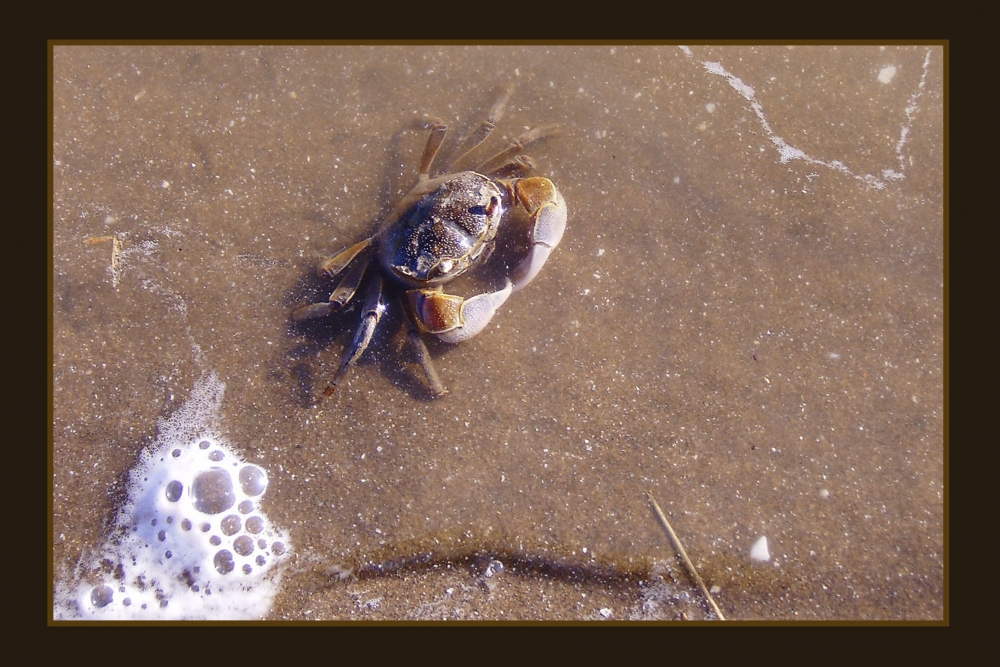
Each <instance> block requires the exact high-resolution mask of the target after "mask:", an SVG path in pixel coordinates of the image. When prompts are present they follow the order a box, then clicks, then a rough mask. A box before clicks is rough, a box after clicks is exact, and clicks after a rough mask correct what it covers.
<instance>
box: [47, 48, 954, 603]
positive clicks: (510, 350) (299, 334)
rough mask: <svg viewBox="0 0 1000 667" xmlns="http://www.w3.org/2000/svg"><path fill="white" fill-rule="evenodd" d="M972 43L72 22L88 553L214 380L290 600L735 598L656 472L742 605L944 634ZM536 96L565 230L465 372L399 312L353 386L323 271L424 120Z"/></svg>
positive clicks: (405, 173)
mask: <svg viewBox="0 0 1000 667" xmlns="http://www.w3.org/2000/svg"><path fill="white" fill-rule="evenodd" d="M942 58H943V51H942V49H941V48H940V47H934V46H893V47H885V48H881V47H877V46H872V47H852V46H840V47H802V46H799V47H794V48H792V47H781V46H769V47H723V46H712V47H704V46H695V47H691V48H690V49H688V50H685V49H682V48H678V47H676V46H659V47H651V46H643V47H631V46H617V47H612V46H559V47H537V46H535V47H522V46H510V47H495V46H491V47H433V46H413V47H374V46H373V47H360V46H341V47H241V46H237V47H230V46H226V47H210V46H179V47H101V46H79V47H78V46H72V47H70V46H66V47H57V48H56V49H55V61H54V77H53V78H54V92H55V96H54V114H55V126H54V167H53V174H54V211H55V216H54V230H53V232H54V248H53V250H54V256H55V275H54V331H53V337H54V343H53V344H54V387H53V391H54V417H55V421H54V451H53V460H54V476H53V484H54V490H53V492H54V514H53V526H52V539H53V545H54V546H53V564H54V570H55V576H56V578H57V579H58V578H65V577H67V576H68V573H69V572H71V571H72V570H73V568H74V567H75V566H76V564H77V563H78V562H79V561H80V560H81V558H86V557H87V556H88V554H91V553H92V552H93V550H94V549H95V548H96V546H97V545H99V544H100V543H101V541H102V540H103V532H102V531H103V530H104V529H105V528H104V527H105V526H106V525H107V523H108V522H109V521H110V519H111V517H112V516H113V515H114V511H115V507H116V505H117V504H118V503H120V499H121V495H122V492H123V491H122V487H123V484H124V481H125V480H126V478H127V473H128V470H129V468H130V467H131V466H132V465H133V464H134V463H135V461H136V459H137V456H138V453H139V451H140V450H141V449H142V448H143V447H144V446H147V445H148V444H149V443H151V442H152V441H153V439H154V438H155V436H156V424H157V420H158V419H162V418H164V417H166V416H168V415H170V414H171V413H172V412H173V411H175V410H177V409H178V408H179V407H180V406H181V405H182V404H183V403H184V401H185V399H186V398H187V396H188V394H189V393H190V392H191V390H192V388H193V387H194V385H195V383H196V381H197V380H198V378H199V377H201V376H202V375H204V374H206V373H209V372H215V373H217V374H218V375H219V377H220V379H221V380H222V381H224V382H225V383H226V385H227V390H226V394H225V399H224V401H223V408H222V409H223V413H224V414H223V420H222V426H223V427H224V429H225V435H226V436H227V438H228V440H229V441H230V442H231V444H232V445H233V446H234V447H235V448H237V449H238V450H239V451H240V452H241V453H242V454H243V456H245V457H246V458H247V459H249V460H250V461H251V462H253V463H255V464H256V465H260V466H262V467H264V468H266V469H267V471H268V474H269V475H270V479H271V486H270V489H269V491H268V495H267V497H266V499H265V501H264V502H265V505H266V511H267V514H268V516H269V517H270V518H271V520H273V521H274V522H275V523H276V524H278V525H280V526H282V527H284V528H285V529H287V530H289V531H290V533H291V535H292V542H293V545H294V548H295V558H294V564H293V565H292V567H291V569H290V570H289V571H288V572H287V574H286V576H285V578H284V580H283V589H282V593H281V594H280V595H279V597H278V599H277V602H276V604H275V606H274V608H273V610H272V614H271V617H270V618H273V619H291V620H307V619H308V620H385V619H390V620H400V619H420V620H433V619H467V620H468V619H487V620H501V619H539V620H623V619H647V620H659V619H663V620H672V619H681V618H688V619H702V618H709V617H710V614H709V613H708V611H707V609H706V607H705V605H704V604H703V602H702V600H701V599H700V595H699V593H698V591H697V588H696V587H695V586H694V584H693V583H691V582H690V581H689V579H688V578H687V576H686V575H685V574H684V572H683V569H682V568H681V566H680V564H679V563H678V562H677V560H676V559H675V556H674V554H673V552H672V550H671V547H670V544H669V542H668V541H667V538H666V537H665V535H664V534H663V532H662V531H661V529H660V527H659V525H658V524H657V521H656V518H655V515H654V514H653V512H652V510H651V509H650V507H649V505H648V503H647V501H646V498H645V495H644V494H645V492H647V491H648V492H650V493H652V495H653V496H654V497H655V498H656V499H657V501H658V502H659V504H660V505H661V506H662V507H663V509H664V511H665V513H666V514H667V515H668V517H669V518H670V520H671V522H672V523H673V526H674V528H675V530H676V531H677V532H678V534H679V535H680V537H681V539H682V540H683V542H684V544H685V546H686V548H687V550H688V552H689V554H690V555H691V557H692V559H693V560H694V562H695V564H696V565H697V566H698V568H699V570H700V572H701V574H702V576H703V577H704V578H705V580H706V583H707V584H708V585H709V586H713V587H717V594H716V599H717V601H718V602H719V605H720V607H721V608H722V609H723V611H724V613H725V615H726V617H727V618H730V619H736V620H749V619H781V620H803V619H824V620H829V619H850V620H883V619H894V620H896V619H905V620H940V619H942V618H943V615H944V539H943V532H944V511H943V494H944V473H943V423H944V416H943V391H944V390H943V345H944V338H943V255H944V250H943V167H942V165H943V63H942ZM511 81H513V82H514V83H515V84H516V90H515V92H514V94H513V96H512V98H511V100H510V104H509V107H508V110H507V113H506V115H505V116H504V118H503V119H502V121H501V123H500V124H499V126H498V128H497V131H496V135H497V136H496V137H495V138H494V140H495V143H496V144H502V140H503V137H505V136H506V137H513V136H516V135H518V134H520V133H521V132H522V131H523V130H524V129H526V128H527V127H531V126H535V125H540V124H546V123H551V122H558V123H560V124H561V126H562V127H563V134H562V135H561V136H560V137H558V138H554V139H551V140H546V141H545V142H543V143H541V144H540V145H538V146H536V147H532V149H531V150H530V151H529V152H530V154H531V155H532V157H533V158H535V161H536V163H537V165H538V171H539V173H541V174H543V175H546V176H548V177H549V178H551V179H552V180H553V182H555V183H556V185H557V186H558V187H559V189H560V191H561V192H562V193H563V195H564V196H565V198H566V201H567V202H568V206H569V211H570V217H569V222H568V226H567V230H566V234H565V236H564V238H563V241H562V244H561V245H560V246H559V247H558V248H557V249H556V251H555V252H554V253H553V255H552V258H551V259H550V260H549V262H548V264H547V265H546V267H545V269H544V271H543V272H542V273H541V275H539V277H538V278H537V279H536V280H535V281H534V282H533V283H532V284H531V285H530V286H529V287H528V288H527V289H525V290H523V291H522V292H519V293H517V294H515V295H514V296H512V297H511V299H510V300H509V301H508V302H507V304H506V305H505V306H504V309H503V311H502V312H500V313H499V314H498V315H497V316H496V318H495V319H494V320H493V322H492V323H491V324H490V326H489V327H488V329H487V330H486V331H484V332H483V333H482V334H480V335H479V336H478V337H476V338H474V339H472V340H470V341H468V342H465V343H462V344H461V345H458V346H449V345H446V344H443V343H438V342H429V343H428V344H429V347H430V351H431V355H432V357H433V358H434V360H435V364H436V366H437V369H438V371H439V373H440V375H441V377H442V380H443V381H444V383H445V384H446V385H447V387H448V388H449V389H450V392H451V393H450V394H449V395H448V396H447V397H445V398H443V399H440V400H431V399H430V398H429V397H428V393H427V390H426V388H425V385H424V382H423V378H422V375H421V371H420V367H419V365H418V364H417V363H416V361H415V359H414V357H413V354H412V351H411V350H410V349H409V347H408V346H407V344H406V340H405V339H406V336H405V330H404V329H403V328H402V327H401V322H400V318H399V317H398V316H395V315H390V317H389V318H388V321H386V322H385V324H386V326H384V327H383V328H382V329H381V331H380V333H379V334H377V335H376V338H375V340H374V342H373V345H372V348H371V349H370V350H369V352H367V353H366V355H365V356H364V357H363V358H362V359H361V361H360V362H359V363H358V365H357V367H356V368H354V369H353V370H352V371H351V373H350V375H349V376H348V377H347V379H346V380H345V382H344V383H343V384H342V385H341V386H340V387H339V388H338V390H337V392H336V393H335V394H334V395H333V396H332V397H330V398H329V399H323V400H321V397H322V393H323V390H324V388H325V387H326V386H327V384H328V382H329V380H330V379H331V378H332V376H333V374H334V372H335V371H336V369H337V366H338V365H339V362H340V356H341V354H342V351H343V349H344V346H345V345H347V344H348V343H349V342H350V339H351V336H352V335H353V329H354V327H355V325H356V323H357V318H358V317H359V310H358V309H357V308H355V309H351V310H349V311H348V312H345V313H343V314H338V315H335V316H333V317H331V318H329V319H328V320H325V321H323V322H317V323H310V324H308V325H294V324H292V323H291V322H290V321H289V312H290V310H291V309H292V308H293V307H294V306H295V305H297V304H301V303H303V302H305V301H308V300H316V299H321V298H324V297H325V294H326V293H329V291H330V290H331V289H332V287H333V286H332V285H330V284H328V283H327V282H326V281H322V280H320V279H319V278H318V277H316V275H315V273H316V272H315V266H316V264H317V262H318V261H319V259H320V258H322V257H325V256H327V255H329V254H330V253H333V252H335V251H337V250H340V249H341V248H343V247H345V246H347V245H349V244H351V243H353V242H355V241H357V240H360V239H361V238H363V237H364V236H365V235H367V234H370V233H371V232H372V230H373V229H374V228H375V226H376V225H377V223H378V220H379V218H380V216H381V215H383V214H384V213H385V212H386V211H387V210H388V209H389V208H390V207H391V205H392V203H393V201H394V200H395V199H396V198H398V197H399V196H401V195H402V194H403V193H404V192H405V191H406V190H407V189H408V188H409V186H410V185H411V184H412V182H413V179H414V178H415V170H416V164H417V162H418V160H419V156H420V152H421V150H422V147H423V141H424V138H425V137H424V135H423V134H422V133H420V132H411V131H406V130H405V128H406V126H407V125H408V124H409V123H410V122H411V121H412V120H413V119H414V118H418V117H420V116H421V115H423V114H433V115H436V116H440V117H441V118H443V119H444V120H445V121H446V122H448V123H449V124H450V125H451V126H452V127H453V128H454V129H455V134H456V135H461V134H462V131H463V130H466V129H468V128H470V127H472V126H474V125H475V124H476V123H477V122H478V121H479V120H480V119H481V117H482V115H483V114H484V113H485V110H486V109H488V108H489V105H490V103H491V102H492V101H493V99H495V97H496V95H497V93H498V91H499V90H500V89H501V88H502V87H503V86H504V85H505V84H506V83H508V82H511ZM113 239H117V241H113ZM761 536H766V537H767V539H768V544H769V546H770V555H771V560H770V561H768V562H759V561H754V560H752V559H751V558H750V551H751V547H752V546H753V544H754V542H755V541H756V540H757V539H758V538H759V537H761ZM498 564H499V565H498ZM347 572H350V573H351V574H350V576H346V577H345V576H341V575H343V574H345V573H347Z"/></svg>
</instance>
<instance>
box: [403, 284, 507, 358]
mask: <svg viewBox="0 0 1000 667" xmlns="http://www.w3.org/2000/svg"><path fill="white" fill-rule="evenodd" d="M513 288H514V286H513V284H512V283H511V282H510V281H509V280H508V281H507V284H506V285H504V287H503V289H501V290H498V291H496V292H487V293H485V294H477V295H476V296H474V297H472V298H471V299H464V298H462V297H460V296H455V295H454V294H445V293H444V292H442V291H440V290H433V289H415V290H410V291H409V292H407V293H406V297H407V299H408V300H409V305H410V308H411V309H412V312H413V314H414V317H415V319H416V321H417V322H418V323H419V325H420V328H421V329H422V330H424V331H426V332H428V333H432V334H434V335H435V336H437V337H438V338H440V339H441V340H443V341H444V342H446V343H461V342H462V341H463V340H468V339H469V338H472V337H473V336H475V335H476V334H477V333H479V332H480V331H482V330H483V329H485V328H486V325H487V324H489V323H490V320H491V319H493V315H494V314H495V313H496V312H497V309H498V308H500V306H502V305H503V303H504V301H506V300H507V297H509V296H510V295H511V292H512V291H513Z"/></svg>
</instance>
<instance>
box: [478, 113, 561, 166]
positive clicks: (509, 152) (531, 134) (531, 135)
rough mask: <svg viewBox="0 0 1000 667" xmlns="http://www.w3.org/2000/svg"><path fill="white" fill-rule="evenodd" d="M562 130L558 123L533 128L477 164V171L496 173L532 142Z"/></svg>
mask: <svg viewBox="0 0 1000 667" xmlns="http://www.w3.org/2000/svg"><path fill="white" fill-rule="evenodd" d="M561 131H562V130H561V129H560V128H559V126H558V125H543V126H541V127H535V128H532V129H530V130H528V131H527V132H525V133H524V134H522V135H521V136H519V137H518V138H517V139H514V140H513V141H511V142H510V143H509V144H507V146H506V147H505V148H504V149H503V150H501V151H500V152H499V153H497V154H496V155H494V156H493V157H491V158H489V159H487V160H486V161H485V162H483V163H481V164H479V165H478V166H476V168H475V171H478V172H479V173H480V174H494V173H496V172H498V171H500V170H502V169H504V168H505V167H507V166H508V165H509V164H510V163H511V162H513V161H514V160H516V159H517V155H518V154H519V153H520V152H521V151H523V150H524V149H525V148H526V147H527V146H529V145H530V144H533V143H535V142H536V141H538V140H540V139H546V138H548V137H554V136H556V135H557V134H559V133H560V132H561Z"/></svg>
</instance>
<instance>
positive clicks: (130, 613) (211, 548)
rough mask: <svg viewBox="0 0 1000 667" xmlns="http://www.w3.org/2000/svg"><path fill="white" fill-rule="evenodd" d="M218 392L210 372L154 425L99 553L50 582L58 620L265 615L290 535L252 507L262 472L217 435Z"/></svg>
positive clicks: (263, 484)
mask: <svg viewBox="0 0 1000 667" xmlns="http://www.w3.org/2000/svg"><path fill="white" fill-rule="evenodd" d="M223 390H224V385H222V383H220V382H219V381H218V379H216V378H215V376H209V377H208V378H206V379H204V380H202V381H200V382H199V384H198V385H196V387H195V390H194V391H192V395H191V398H190V399H189V401H188V403H186V404H185V405H184V406H183V407H182V408H181V409H180V410H178V412H177V413H175V414H174V415H173V416H171V418H170V419H168V420H166V421H162V422H161V423H160V425H159V426H160V428H159V437H158V438H157V441H156V443H155V444H154V445H153V446H152V447H151V448H150V449H149V450H147V451H146V452H144V453H143V454H142V455H141V456H140V459H139V463H138V464H137V465H136V467H135V468H133V469H132V471H131V472H130V483H129V489H128V501H127V502H126V503H125V505H124V506H123V507H122V508H121V510H120V511H119V513H118V515H117V517H115V524H114V530H113V531H112V533H111V536H110V538H109V540H108V542H107V544H106V545H105V546H104V549H103V552H102V553H101V554H100V555H99V556H98V557H97V558H96V559H95V560H94V561H93V563H92V564H91V565H90V566H89V567H85V568H82V569H84V570H85V573H84V574H82V575H81V576H80V577H79V580H78V581H76V582H73V583H63V584H57V587H56V588H57V591H58V593H57V598H56V603H55V617H56V618H58V619H72V618H82V619H91V620H99V619H109V620H110V619H239V618H259V617H262V616H264V615H265V614H266V613H267V611H268V609H269V608H270V605H271V600H272V599H273V597H274V595H275V594H276V593H277V590H278V583H279V579H280V574H281V570H282V565H284V564H285V563H286V562H287V560H288V559H289V556H290V548H289V538H288V534H287V533H286V532H284V531H282V530H280V529H278V528H277V527H275V526H274V525H273V524H272V523H271V522H270V520H268V518H267V516H266V515H265V514H264V513H263V512H261V511H260V500H261V498H262V497H263V496H264V494H265V492H266V491H267V486H268V477H267V473H266V472H265V471H264V469H263V468H261V467H259V466H256V465H253V464H251V463H248V462H246V461H245V460H244V459H242V458H241V457H240V456H239V455H238V454H236V453H235V452H234V451H233V450H232V448H231V447H229V446H228V445H227V444H226V443H225V442H224V441H223V440H222V439H221V438H220V437H219V436H218V435H217V434H216V433H215V430H216V429H215V423H216V420H217V409H218V407H219V404H220V402H221V399H222V393H223ZM192 435H194V437H191V436H192ZM178 438H183V440H179V439H178Z"/></svg>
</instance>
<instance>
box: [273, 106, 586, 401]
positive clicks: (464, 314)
mask: <svg viewBox="0 0 1000 667" xmlns="http://www.w3.org/2000/svg"><path fill="white" fill-rule="evenodd" d="M511 92H512V88H511V87H508V88H507V89H506V90H505V91H504V92H503V94H502V95H501V96H500V97H499V99H498V100H497V101H496V102H495V103H494V104H493V106H492V107H491V109H490V111H489V113H488V115H487V117H486V119H485V120H483V121H482V123H481V124H480V125H479V126H478V128H477V129H476V130H475V131H474V132H473V133H472V134H470V135H469V137H468V138H467V139H466V141H465V142H464V144H463V145H462V146H461V147H460V148H459V149H458V150H456V151H455V154H457V155H458V157H457V158H455V159H453V160H450V161H448V162H447V163H445V164H443V165H440V166H439V167H438V168H437V169H435V168H434V163H435V160H436V158H437V155H438V151H439V149H440V148H441V144H442V142H443V141H444V138H445V135H446V133H447V131H448V128H447V125H445V123H444V122H442V121H441V119H439V118H435V117H429V116H425V117H424V118H422V119H420V120H419V121H418V123H417V125H418V127H419V128H420V129H424V130H429V131H430V133H429V135H428V137H427V143H426V145H425V147H424V151H423V154H422V157H421V159H420V164H419V172H418V178H417V182H416V184H415V185H414V186H413V188H412V189H411V190H410V191H409V192H408V193H407V194H406V195H405V196H404V197H403V198H402V199H401V200H400V201H399V203H398V204H396V205H395V207H393V209H392V211H391V213H390V214H389V215H388V216H386V217H385V218H384V220H383V221H382V223H381V224H380V225H379V227H378V230H377V231H376V232H375V234H374V235H372V236H370V237H368V238H365V239H363V240H361V241H359V242H357V243H355V244H353V245H351V246H350V247H348V248H346V249H345V250H342V251H341V252H339V253H338V254H336V255H333V256H332V257H329V258H326V259H324V260H322V261H321V262H320V264H319V273H320V276H322V277H325V278H331V279H333V278H337V279H339V283H338V284H337V286H336V288H335V289H334V291H333V293H332V294H330V298H329V299H328V300H326V301H322V302H319V303H313V304H310V305H307V306H303V307H301V308H298V309H296V310H294V311H293V312H292V319H293V320H294V321H302V320H308V319H313V318H317V317H324V316H326V315H329V314H331V313H334V312H337V311H339V310H341V309H343V308H344V307H345V306H346V305H347V304H348V303H350V302H351V301H352V300H353V299H354V297H355V294H356V293H357V292H358V290H359V287H360V286H361V284H362V281H363V279H364V277H365V276H366V274H370V276H371V277H370V280H369V283H368V287H367V291H366V295H365V301H364V306H363V308H362V312H361V322H360V324H359V325H358V327H357V330H356V332H355V334H354V338H353V341H352V342H351V344H350V345H349V346H348V347H347V348H346V350H345V352H344V356H343V359H342V360H341V363H340V367H339V368H338V370H337V372H336V374H335V376H334V378H333V380H332V381H331V383H330V386H329V387H328V388H327V392H328V393H329V392H332V391H333V388H334V387H336V386H337V384H338V383H339V382H340V381H341V379H342V378H343V377H344V374H345V373H346V372H347V371H348V370H349V369H350V368H351V367H352V366H353V365H354V364H355V362H356V361H357V360H358V359H359V358H360V357H361V355H362V354H363V353H364V352H365V350H366V349H367V348H368V345H369V343H371V340H372V336H373V335H374V333H375V330H376V328H377V327H378V324H379V322H380V320H381V319H382V316H383V315H384V314H385V312H386V309H387V307H388V305H387V304H388V303H389V302H390V299H394V300H395V301H396V302H397V303H398V304H399V305H400V306H401V308H402V310H403V312H404V313H405V318H406V322H407V328H408V330H409V339H410V343H411V345H412V346H413V348H414V350H415V352H416V356H417V359H418V361H419V362H420V365H421V366H422V368H423V371H424V374H425V375H426V378H427V382H428V385H429V387H430V391H431V392H432V393H433V395H434V396H435V397H437V396H443V395H444V394H447V393H448V390H447V389H446V388H445V387H444V385H443V384H442V382H441V379H440V378H439V377H438V374H437V371H436V370H435V368H434V364H433V362H432V361H431V356H430V353H429V352H428V349H427V346H426V344H425V343H424V341H423V338H422V335H423V334H432V335H434V336H437V337H438V338H439V339H441V340H443V341H445V342H447V343H460V342H462V341H465V340H468V339H469V338H472V337H473V336H475V335H476V334H478V333H480V332H481V331H482V330H483V329H484V328H486V326H487V325H488V324H489V322H490V320H491V319H492V318H493V316H494V315H495V314H496V313H497V311H498V309H499V308H500V307H501V306H502V305H503V304H504V303H505V302H506V301H507V299H508V298H509V297H510V296H511V294H513V293H514V292H517V291H519V290H521V289H524V287H526V286H527V285H528V283H530V282H531V281H532V280H533V279H534V278H535V276H537V275H538V273H539V271H541V269H542V267H543V266H544V265H545V262H546V260H547V259H548V258H549V255H550V253H551V252H552V250H553V249H554V248H555V247H556V246H557V245H559V241H560V239H561V238H562V235H563V230H564V229H565V227H566V215H567V214H566V201H565V200H564V199H563V196H562V195H561V194H560V193H559V190H558V189H556V187H555V185H553V183H552V181H550V180H549V179H548V178H545V177H543V176H531V175H529V174H530V172H531V171H532V170H533V168H534V163H533V162H532V160H531V159H530V158H529V157H528V156H526V155H523V154H522V151H523V150H524V148H525V147H526V146H527V145H529V144H531V143H533V142H535V141H537V140H539V139H542V138H545V137H549V136H552V135H554V134H557V133H558V128H557V127H556V126H544V127H537V128H534V129H531V130H528V131H527V132H525V133H524V134H522V135H521V136H519V137H517V138H516V139H514V140H513V141H511V142H510V143H509V144H508V145H507V146H506V147H505V148H504V149H503V150H501V151H500V152H499V153H497V154H496V155H494V156H493V157H490V158H488V159H486V160H484V161H481V162H479V163H475V162H472V160H473V158H474V152H475V151H476V149H477V148H478V147H479V146H480V145H481V144H482V143H483V142H484V141H485V140H486V138H487V137H488V136H489V135H490V134H491V133H492V132H493V130H494V129H495V127H496V124H497V122H498V121H499V120H500V118H501V117H502V115H503V112H504V109H505V107H506V105H507V101H508V99H509V98H510V94H511ZM469 163H472V164H473V165H474V166H472V167H471V168H470V169H467V170H462V169H460V168H461V167H463V166H467V165H468V164H469ZM432 174H436V175H432ZM515 218H516V219H517V221H516V222H512V220H513V219H515ZM505 226H510V228H511V229H512V230H514V232H515V238H516V237H518V236H519V237H521V238H516V240H515V242H514V243H515V244H516V245H519V246H521V247H527V251H526V252H525V253H523V255H522V256H521V257H519V258H518V259H517V260H516V262H515V263H514V264H515V265H514V266H513V268H512V269H511V270H509V271H507V270H504V275H503V276H502V280H503V286H502V287H500V288H499V289H496V290H493V291H483V292H480V293H478V294H474V295H472V296H470V297H464V296H460V295H458V294H451V293H449V292H446V291H445V286H446V285H449V283H451V282H452V281H453V280H455V279H456V278H458V277H459V276H462V275H463V274H466V273H467V272H473V270H474V269H478V268H480V267H483V266H485V265H487V264H488V259H489V258H490V256H491V254H492V252H493V249H494V246H495V244H496V241H497V234H498V232H499V231H500V230H501V228H502V227H505ZM504 237H505V238H506V237H507V235H506V234H505V235H504ZM498 254H499V253H498ZM470 275H471V273H470ZM387 295H389V299H387Z"/></svg>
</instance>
